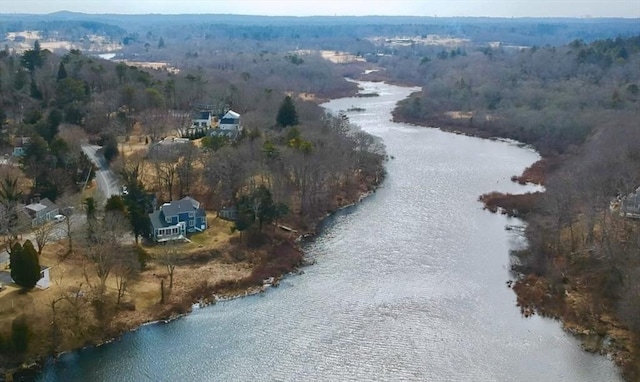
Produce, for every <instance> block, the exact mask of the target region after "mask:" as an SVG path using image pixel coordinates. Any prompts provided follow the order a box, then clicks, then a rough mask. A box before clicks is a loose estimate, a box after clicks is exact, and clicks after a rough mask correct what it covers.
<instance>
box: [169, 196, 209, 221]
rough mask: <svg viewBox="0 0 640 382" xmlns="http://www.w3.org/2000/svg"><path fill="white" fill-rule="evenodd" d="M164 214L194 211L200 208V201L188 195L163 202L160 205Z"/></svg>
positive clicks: (173, 214) (170, 214)
mask: <svg viewBox="0 0 640 382" xmlns="http://www.w3.org/2000/svg"><path fill="white" fill-rule="evenodd" d="M161 208H162V212H164V215H165V216H176V215H178V214H181V213H184V212H194V211H196V210H198V209H199V208H200V203H199V202H198V201H197V200H195V199H192V198H190V197H188V196H187V197H185V198H183V199H180V200H174V201H172V202H171V203H165V204H164V205H163V206H162V207H161Z"/></svg>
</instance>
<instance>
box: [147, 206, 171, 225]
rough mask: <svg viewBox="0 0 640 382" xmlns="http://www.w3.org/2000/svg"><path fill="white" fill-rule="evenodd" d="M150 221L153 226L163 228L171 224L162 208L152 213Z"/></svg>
mask: <svg viewBox="0 0 640 382" xmlns="http://www.w3.org/2000/svg"><path fill="white" fill-rule="evenodd" d="M149 221H150V222H151V226H153V228H163V227H167V226H168V225H169V224H167V222H166V221H165V220H164V215H162V211H161V210H155V211H153V212H152V213H150V214H149Z"/></svg>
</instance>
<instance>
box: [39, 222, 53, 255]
mask: <svg viewBox="0 0 640 382" xmlns="http://www.w3.org/2000/svg"><path fill="white" fill-rule="evenodd" d="M55 231H57V229H56V226H55V225H54V224H51V223H45V224H40V225H38V226H36V227H35V228H34V229H33V236H34V238H35V242H36V245H37V246H38V256H40V255H42V250H43V249H44V247H45V246H46V245H47V244H48V243H50V242H51V241H53V240H55V238H56V237H55Z"/></svg>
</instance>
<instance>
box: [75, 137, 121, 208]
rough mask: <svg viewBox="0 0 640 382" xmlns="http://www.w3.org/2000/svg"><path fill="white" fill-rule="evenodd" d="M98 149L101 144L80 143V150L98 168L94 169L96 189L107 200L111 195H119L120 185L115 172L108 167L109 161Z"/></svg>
mask: <svg viewBox="0 0 640 382" xmlns="http://www.w3.org/2000/svg"><path fill="white" fill-rule="evenodd" d="M100 149H101V146H96V145H88V144H84V145H82V151H83V152H84V153H85V154H87V156H88V157H89V159H90V160H91V162H93V164H94V165H95V166H96V168H97V169H98V170H97V171H96V181H97V182H98V190H99V191H100V193H102V195H104V198H105V200H107V199H109V198H110V197H111V195H120V193H121V185H120V182H119V181H118V177H117V176H116V174H114V173H113V171H111V169H110V168H109V162H107V160H106V159H105V158H104V156H103V155H102V153H99V152H98V150H100Z"/></svg>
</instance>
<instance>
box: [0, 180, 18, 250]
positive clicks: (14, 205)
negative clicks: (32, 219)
mask: <svg viewBox="0 0 640 382" xmlns="http://www.w3.org/2000/svg"><path fill="white" fill-rule="evenodd" d="M22 196H23V193H22V190H21V189H20V186H19V180H18V176H17V175H16V174H14V173H13V172H11V171H7V172H5V173H4V174H3V175H2V178H0V207H1V208H0V209H1V211H0V231H1V232H2V234H3V235H4V238H5V246H6V248H7V250H8V251H9V250H10V249H11V247H12V246H13V243H15V242H16V241H17V240H18V235H19V232H20V231H21V230H20V228H21V224H20V217H21V215H22V213H21V211H19V210H18V203H19V202H21V200H22Z"/></svg>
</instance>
